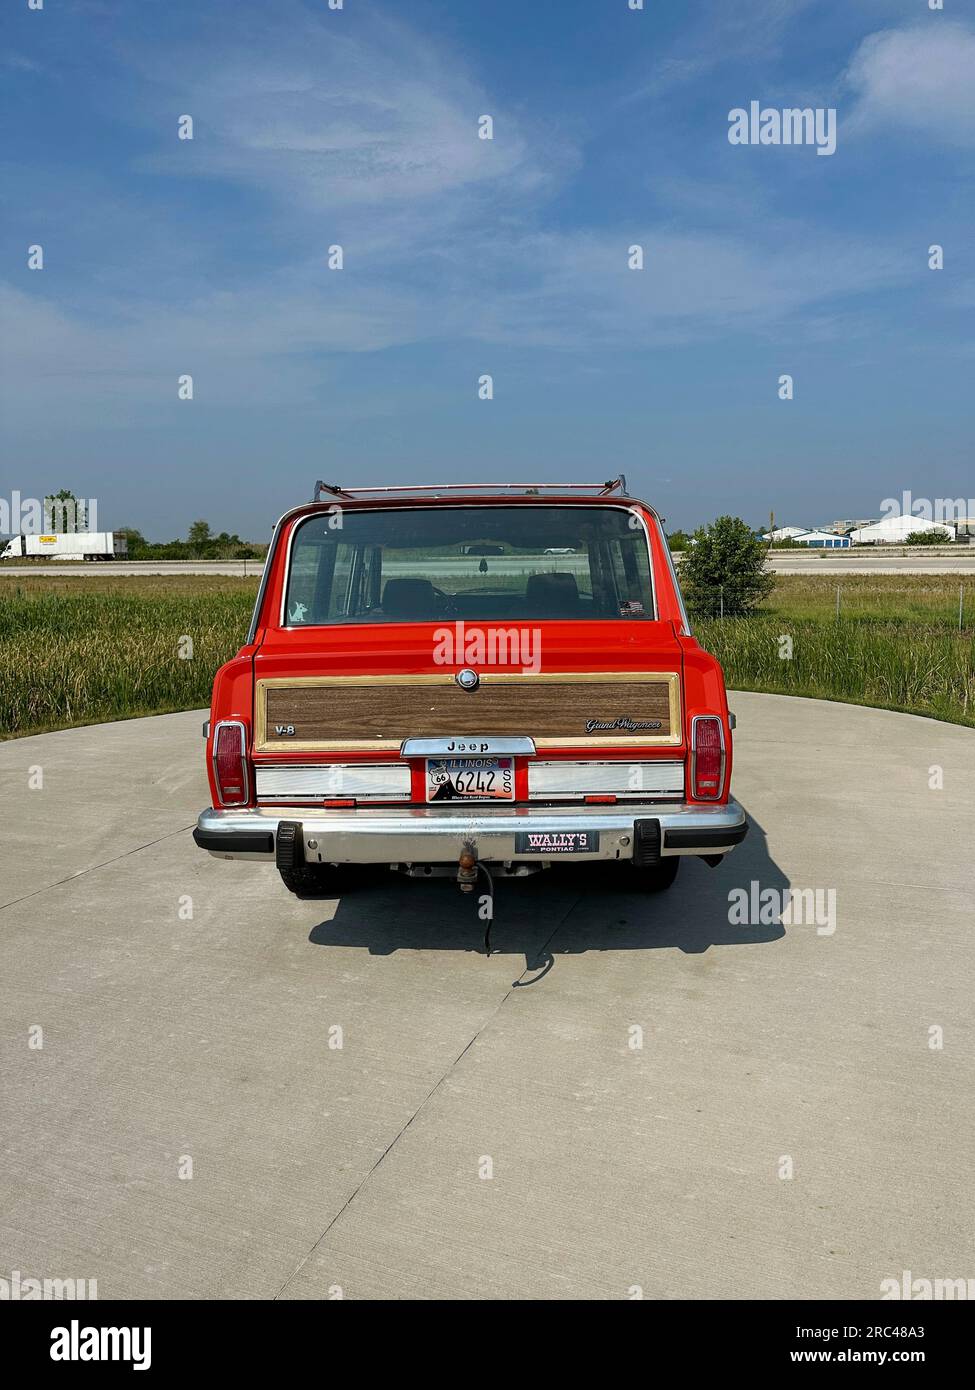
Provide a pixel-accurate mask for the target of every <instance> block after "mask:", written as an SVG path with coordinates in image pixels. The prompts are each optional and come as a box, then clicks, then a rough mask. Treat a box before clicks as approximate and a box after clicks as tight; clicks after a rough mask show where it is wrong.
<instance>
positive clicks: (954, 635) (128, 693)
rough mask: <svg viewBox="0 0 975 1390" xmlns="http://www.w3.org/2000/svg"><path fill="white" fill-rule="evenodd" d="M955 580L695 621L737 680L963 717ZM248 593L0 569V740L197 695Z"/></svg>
mask: <svg viewBox="0 0 975 1390" xmlns="http://www.w3.org/2000/svg"><path fill="white" fill-rule="evenodd" d="M837 585H839V589H840V618H839V621H837V619H836V589H837ZM958 589H959V580H958V579H954V578H952V577H950V576H943V577H942V576H934V575H931V576H928V575H883V576H882V575H877V576H859V575H844V576H842V577H837V576H835V575H834V576H832V577H830V576H829V575H824V576H822V577H821V576H819V575H787V576H778V577H777V580H776V586H775V591H774V593H773V594H772V596H771V598H770V600H769V602H768V603H767V604H766V605H765V607H764V608H763V609H762V611H761V612H760V613H759V614H758V615H757V616H755V617H751V618H741V619H726V620H725V621H724V622H721V621H718V620H712V621H701V622H699V623H697V624H696V625H695V626H696V631H697V635H698V637H699V639H700V640H701V642H702V643H703V644H704V645H705V646H706V647H708V649H709V650H711V651H713V652H714V653H715V655H716V656H717V657H718V658H719V660H720V661H721V662H722V665H723V666H724V669H725V675H726V677H727V681H728V684H729V686H733V687H735V688H737V689H742V690H768V691H776V692H781V693H783V694H787V695H812V696H818V697H821V698H824V699H834V700H847V701H850V702H852V703H856V704H867V705H878V706H881V707H884V708H887V709H899V710H905V711H907V712H909V713H912V714H924V715H929V716H932V717H934V718H936V719H945V720H950V721H952V722H955V723H959V724H968V725H972V726H975V581H972V580H969V581H967V583H966V593H965V604H966V609H965V616H964V630H963V631H962V632H961V633H959V631H958ZM256 591H257V579H256V578H254V579H231V578H220V577H217V576H209V575H179V576H176V575H172V576H169V575H167V576H160V577H156V576H138V577H134V576H125V577H117V578H114V579H113V578H112V577H110V576H106V577H105V578H102V577H101V576H99V577H97V578H96V577H90V578H89V577H85V578H81V577H79V578H77V579H76V578H74V577H65V578H56V577H53V576H52V577H40V576H38V577H37V578H35V577H34V576H30V577H27V578H23V579H21V578H19V577H18V578H16V579H15V578H13V576H10V577H8V578H5V579H3V580H0V737H7V738H9V737H12V736H13V737H16V736H18V735H23V734H29V733H40V732H42V731H44V730H47V729H61V728H67V727H70V726H71V725H75V724H94V723H101V722H103V721H107V720H113V719H126V718H134V717H136V716H138V715H144V714H159V713H164V712H167V711H172V710H181V709H194V708H198V707H203V706H206V705H209V703H210V688H211V684H212V681H213V673H214V671H215V670H216V669H217V667H218V666H219V665H220V664H221V663H222V662H223V661H226V660H227V658H228V657H229V656H232V655H233V653H234V652H235V651H236V650H237V648H238V647H239V646H240V644H241V642H242V641H243V638H244V634H245V633H246V630H247V626H248V622H249V620H250V613H251V608H252V606H253V602H254V595H255V593H256ZM186 638H189V639H190V640H191V641H192V652H193V654H192V657H191V658H189V659H184V658H183V657H181V655H180V652H181V650H183V651H185V650H187V645H186V642H185V640H184V639H186ZM783 638H788V639H791V656H789V657H787V658H786V659H783V657H782V656H780V651H785V652H788V651H789V644H788V642H783V641H782V639H783Z"/></svg>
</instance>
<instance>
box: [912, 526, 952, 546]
mask: <svg viewBox="0 0 975 1390" xmlns="http://www.w3.org/2000/svg"><path fill="white" fill-rule="evenodd" d="M950 543H951V534H950V532H948V531H942V530H941V529H940V527H939V528H937V529H936V530H934V531H912V532H911V533H910V535H909V536H905V537H904V544H905V545H949V544H950Z"/></svg>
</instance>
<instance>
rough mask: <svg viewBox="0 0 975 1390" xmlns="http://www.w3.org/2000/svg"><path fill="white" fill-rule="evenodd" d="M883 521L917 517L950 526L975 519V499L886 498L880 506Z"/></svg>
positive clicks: (903, 494) (906, 496) (908, 495)
mask: <svg viewBox="0 0 975 1390" xmlns="http://www.w3.org/2000/svg"><path fill="white" fill-rule="evenodd" d="M880 515H881V520H884V521H886V520H887V519H888V517H892V516H916V517H918V518H919V519H920V520H921V521H944V522H947V523H948V524H949V525H951V524H957V523H958V522H964V521H968V520H969V519H971V518H975V497H915V496H914V494H913V493H912V492H902V493H901V495H900V497H885V498H884V500H883V501H882V502H881V504H880Z"/></svg>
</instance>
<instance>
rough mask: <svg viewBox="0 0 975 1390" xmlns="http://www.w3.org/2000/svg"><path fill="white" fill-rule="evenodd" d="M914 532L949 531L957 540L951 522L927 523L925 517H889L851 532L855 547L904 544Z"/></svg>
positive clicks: (950, 535)
mask: <svg viewBox="0 0 975 1390" xmlns="http://www.w3.org/2000/svg"><path fill="white" fill-rule="evenodd" d="M912 531H947V532H948V535H949V537H950V538H951V539H952V540H954V539H955V528H954V526H952V524H951V522H949V521H925V519H924V517H923V516H887V517H884V519H883V521H877V522H875V523H874V524H873V525H872V526H861V527H859V528H858V529H857V530H856V531H851V532H850V540H851V541H852V542H853V544H854V545H869V544H871V543H873V544H876V545H897V544H901V545H902V544H903V543H904V541H905V540H906V539H907V537H908V536H909V535H910V534H911V532H912Z"/></svg>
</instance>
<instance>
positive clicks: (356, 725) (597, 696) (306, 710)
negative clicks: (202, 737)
mask: <svg viewBox="0 0 975 1390" xmlns="http://www.w3.org/2000/svg"><path fill="white" fill-rule="evenodd" d="M255 714H256V719H255V745H254V746H255V751H256V752H259V753H260V752H265V753H266V752H271V751H288V752H294V751H304V752H329V751H332V750H335V751H345V750H373V749H375V750H380V749H381V750H384V751H387V752H388V751H389V749H390V748H393V747H396V748H398V747H399V744H400V743H401V742H402V740H403V739H404V738H431V737H449V736H453V735H456V736H458V737H460V736H463V735H465V734H470V735H481V734H527V735H529V736H530V737H532V738H534V740H535V743H536V746H537V747H539V748H580V747H583V748H586V747H588V748H612V747H613V746H614V745H615V746H617V747H620V746H625V747H654V746H659V745H668V746H671V745H674V744H679V743H680V742H681V711H680V689H679V680H678V676H677V673H676V672H669V671H664V672H661V671H609V672H606V671H601V672H562V673H558V672H544V673H540V674H537V675H532V674H528V673H526V674H522V673H520V672H519V673H515V672H512V673H507V672H489V673H483V674H482V675H481V683H480V685H479V686H478V687H477V689H476V690H472V691H468V690H462V689H461V688H460V687H459V686H458V685H457V683H456V681H455V680H454V673H453V672H452V671H450V672H444V673H443V674H442V675H435V676H378V677H372V678H369V677H363V676H305V677H300V676H296V677H293V678H290V677H289V678H272V679H268V680H259V681H258V682H257V700H256V711H255ZM292 730H293V732H292Z"/></svg>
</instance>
